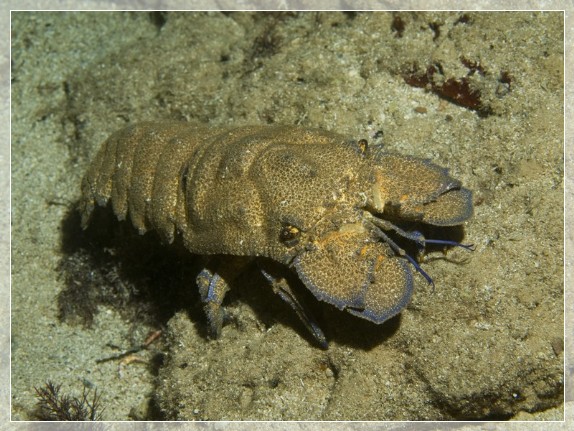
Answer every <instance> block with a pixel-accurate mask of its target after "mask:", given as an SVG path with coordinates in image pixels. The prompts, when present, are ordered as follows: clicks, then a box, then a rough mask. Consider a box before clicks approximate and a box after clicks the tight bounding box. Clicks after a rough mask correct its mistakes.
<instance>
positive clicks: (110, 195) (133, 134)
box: [80, 122, 472, 338]
mask: <svg viewBox="0 0 574 431" xmlns="http://www.w3.org/2000/svg"><path fill="white" fill-rule="evenodd" d="M109 201H111V204H112V207H113V210H114V213H115V214H116V215H117V217H118V218H119V219H120V220H123V219H126V218H127V217H129V218H130V219H131V221H132V223H133V225H134V226H135V227H136V228H137V229H138V230H139V232H140V233H142V234H143V233H145V232H146V231H147V230H150V229H153V230H156V231H157V232H158V233H159V234H160V236H161V237H162V238H163V239H164V240H165V241H166V242H168V243H171V242H172V241H173V240H174V237H175V236H176V235H181V236H182V238H183V241H184V244H185V246H186V248H187V249H188V250H189V251H190V252H192V253H196V254H201V255H229V256H249V257H254V258H257V257H265V258H270V259H272V260H275V261H277V262H279V263H281V264H284V265H286V266H288V267H291V268H292V269H294V270H295V271H296V272H297V273H298V275H299V277H300V279H301V280H302V281H303V283H304V284H305V285H306V286H307V288H309V289H310V290H311V291H312V292H313V293H314V295H315V296H316V297H317V298H319V299H321V300H324V301H326V302H329V303H331V304H333V305H335V306H336V307H338V308H340V309H346V310H348V311H349V312H351V313H353V314H356V315H358V316H360V317H363V318H366V319H369V320H371V321H373V322H376V323H381V322H383V321H385V320H387V319H388V318H390V317H392V316H394V315H395V314H397V313H398V312H399V311H400V310H401V309H402V308H403V307H404V306H406V304H407V303H408V301H409V300H410V296H411V293H412V289H413V281H412V280H413V277H412V274H411V270H410V268H409V264H408V262H409V261H410V262H411V263H413V264H414V265H415V268H416V269H417V270H419V271H420V272H421V273H423V275H425V276H426V277H428V276H427V275H426V274H425V273H424V272H423V271H422V270H421V269H420V268H419V267H418V265H417V264H416V263H415V262H414V260H413V259H412V258H410V257H408V256H405V253H404V252H403V251H402V249H400V248H398V246H397V245H396V244H395V242H394V241H393V240H392V239H391V238H390V237H389V236H388V235H389V234H393V235H396V234H398V235H399V236H403V237H406V238H407V239H410V240H413V241H416V242H417V243H419V245H422V246H424V241H425V240H424V238H422V236H420V235H419V234H418V233H411V232H406V231H404V230H402V229H401V228H399V227H398V225H399V224H401V223H402V222H409V223H410V222H420V223H427V224H433V225H440V226H453V225H458V224H461V223H463V222H464V221H465V220H467V219H468V218H469V217H470V216H471V214H472V197H471V193H470V192H469V191H468V190H467V189H465V188H463V187H461V184H460V182H459V181H457V180H455V179H453V178H452V177H450V176H449V175H448V173H447V171H446V170H445V169H443V168H440V167H438V166H436V165H434V164H432V163H430V162H428V161H425V160H421V159H417V158H413V157H408V156H400V155H392V154H384V153H380V152H378V151H372V150H371V149H369V147H368V144H367V143H366V141H365V140H360V141H356V140H352V139H347V138H345V137H343V136H340V135H337V134H335V133H330V132H325V131H320V130H314V129H305V128H299V127H291V126H248V127H241V128H210V127H205V126H192V125H189V124H186V123H176V122H167V123H165V122H164V123H159V122H148V123H141V124H137V125H134V126H130V127H128V128H126V129H123V130H120V131H119V132H116V133H115V134H113V135H112V136H111V137H110V138H109V139H108V140H107V141H106V142H105V143H104V145H103V146H102V148H101V150H100V151H99V153H98V154H97V156H96V158H95V159H94V161H93V163H92V165H91V166H90V168H89V170H88V172H87V173H86V175H85V177H84V180H83V182H82V199H81V202H80V211H81V213H82V225H83V226H84V227H86V226H87V225H88V222H89V218H90V215H91V213H92V210H93V209H94V206H95V204H96V203H97V204H98V205H101V206H104V205H106V204H107V203H108V202H109ZM451 245H452V244H451ZM455 245H456V244H455ZM263 266H264V264H263ZM262 271H263V272H264V274H265V275H266V277H268V279H269V280H270V281H271V282H272V284H274V287H275V290H276V291H278V293H279V294H280V295H281V296H282V297H283V299H285V300H286V301H287V302H289V303H290V305H292V306H293V307H294V308H295V309H296V310H297V311H298V314H300V316H301V314H303V316H304V317H302V318H303V320H304V321H305V323H306V325H307V326H308V327H309V325H311V326H312V327H313V328H310V329H311V331H312V332H314V335H315V336H316V337H318V338H320V336H318V335H317V331H319V332H320V330H318V328H317V329H314V326H313V325H314V323H313V322H312V321H310V320H309V319H307V317H306V316H305V315H304V313H303V312H302V310H301V309H300V305H299V303H298V301H297V300H296V298H295V297H294V294H293V292H292V291H291V290H290V289H289V288H288V287H286V286H284V285H282V287H277V286H278V281H279V279H278V278H276V277H272V276H271V275H270V272H266V270H265V268H264V267H262ZM220 272H222V273H223V272H224V271H220ZM198 284H199V285H200V291H201V292H202V298H203V300H204V301H205V302H206V309H207V308H209V311H208V316H209V317H210V321H211V324H212V325H213V321H215V320H217V321H219V319H220V318H219V317H217V316H216V315H217V314H218V313H219V311H220V310H219V305H220V304H221V301H222V299H223V295H224V293H225V291H226V290H227V283H226V281H225V280H224V277H221V276H220V275H219V274H218V273H216V272H213V271H207V270H205V271H204V272H202V274H200V276H199V278H198ZM214 304H215V305H214ZM206 311H207V310H206ZM217 325H219V326H220V323H217V324H216V326H217ZM219 329H220V328H215V329H214V332H215V333H217V334H218V333H219Z"/></svg>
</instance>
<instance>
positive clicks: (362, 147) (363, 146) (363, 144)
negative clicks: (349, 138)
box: [357, 139, 369, 156]
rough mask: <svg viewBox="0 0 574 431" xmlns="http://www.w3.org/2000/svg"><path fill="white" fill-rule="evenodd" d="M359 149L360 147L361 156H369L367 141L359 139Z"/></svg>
mask: <svg viewBox="0 0 574 431" xmlns="http://www.w3.org/2000/svg"><path fill="white" fill-rule="evenodd" d="M357 147H359V152H360V154H361V155H362V156H364V155H365V154H367V151H368V150H369V141H367V140H366V139H359V141H358V142H357Z"/></svg>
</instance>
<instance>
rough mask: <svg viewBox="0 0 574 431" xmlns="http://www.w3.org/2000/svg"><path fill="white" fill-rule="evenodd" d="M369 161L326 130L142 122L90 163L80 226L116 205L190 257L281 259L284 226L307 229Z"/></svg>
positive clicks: (121, 133) (123, 215)
mask: <svg viewBox="0 0 574 431" xmlns="http://www.w3.org/2000/svg"><path fill="white" fill-rule="evenodd" d="M325 145H328V146H329V148H328V149H327V150H325ZM362 164H363V161H362V160H361V159H360V158H358V157H357V155H356V151H355V149H353V148H352V147H351V146H350V145H348V144H347V143H346V140H345V138H343V137H342V136H340V135H337V134H334V133H329V132H325V131H319V130H310V129H303V128H297V127H286V126H282V127H266V126H259V127H258V126H253V127H243V128H234V129H224V128H207V127H201V126H190V125H187V124H185V123H153V122H150V123H141V124H137V125H135V126H131V127H128V128H126V129H123V130H120V131H119V132H116V133H115V134H113V135H112V136H111V137H110V138H109V139H108V140H107V141H106V142H105V143H104V145H103V147H102V148H101V150H100V152H99V153H98V155H97V156H96V158H95V160H94V161H93V163H92V165H91V167H90V169H89V170H88V172H87V174H86V176H85V177H84V180H83V183H82V196H83V199H82V202H81V212H82V215H83V217H82V223H83V225H84V226H86V225H87V223H88V220H89V216H90V214H91V212H92V209H93V207H94V202H97V203H98V204H99V205H102V206H104V205H106V203H107V202H108V200H110V199H111V203H112V206H113V209H114V212H115V214H116V215H117V216H118V218H119V219H120V220H123V219H125V218H126V217H127V216H128V215H129V217H130V219H131V221H132V223H133V225H134V226H135V227H136V228H137V229H138V230H139V231H140V233H144V232H146V231H147V230H149V229H155V230H157V231H158V232H159V234H160V235H161V236H162V237H163V238H164V239H165V240H166V241H167V242H170V243H171V242H172V241H173V238H174V235H175V232H176V230H177V231H179V232H181V233H182V234H183V236H184V240H185V243H186V246H187V248H188V249H189V250H190V251H191V252H193V253H198V254H230V255H245V256H267V257H272V258H276V259H278V260H283V259H282V258H283V257H284V256H285V254H286V247H285V245H284V244H283V243H282V242H281V241H280V239H279V232H280V230H281V228H282V226H283V225H285V224H291V225H295V226H297V227H298V228H299V229H301V230H304V231H306V230H308V229H310V228H311V227H312V226H313V225H314V224H315V223H316V222H317V221H318V220H319V219H320V218H321V216H322V215H324V214H325V212H326V211H327V209H328V208H329V207H332V206H333V204H334V203H335V202H337V200H340V196H339V194H340V193H341V190H342V189H344V188H345V187H348V185H347V182H348V181H350V180H351V179H353V178H356V177H357V172H359V171H360V170H361V165H362ZM340 172H343V176H342V177H341V176H340ZM330 201H331V202H330ZM287 254H290V253H287Z"/></svg>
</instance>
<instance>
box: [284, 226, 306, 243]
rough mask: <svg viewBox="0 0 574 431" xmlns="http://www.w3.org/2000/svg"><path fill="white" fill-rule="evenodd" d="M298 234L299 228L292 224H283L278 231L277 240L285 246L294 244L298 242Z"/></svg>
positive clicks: (299, 232)
mask: <svg viewBox="0 0 574 431" xmlns="http://www.w3.org/2000/svg"><path fill="white" fill-rule="evenodd" d="M300 236H301V230H300V229H299V228H298V227H295V226H292V225H286V226H283V227H282V228H281V232H279V240H280V241H281V242H282V243H283V244H285V245H286V246H287V247H293V246H296V245H297V244H298V243H299V237H300Z"/></svg>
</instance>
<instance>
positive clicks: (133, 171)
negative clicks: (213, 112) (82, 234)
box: [80, 122, 220, 242]
mask: <svg viewBox="0 0 574 431" xmlns="http://www.w3.org/2000/svg"><path fill="white" fill-rule="evenodd" d="M219 131H220V130H219V129H208V128H205V127H196V128H190V127H186V126H184V125H183V123H165V122H162V123H159V122H149V123H140V124H137V125H134V126H130V127H127V128H125V129H122V130H120V131H118V132H116V133H114V134H113V135H111V136H110V138H109V139H108V140H107V141H106V142H105V143H104V145H103V146H102V148H101V149H100V151H99V153H98V154H97V156H96V158H95V159H94V161H93V162H92V164H91V166H90V168H89V170H88V172H87V173H86V175H85V177H84V179H83V182H82V201H81V203H80V210H81V212H82V225H83V226H84V227H85V226H86V225H87V224H88V222H89V217H90V214H91V212H92V210H93V208H94V203H97V204H99V205H101V206H105V205H106V204H107V202H108V201H109V200H110V199H111V203H112V207H113V210H114V213H115V214H116V215H117V217H118V218H119V219H120V220H124V219H125V218H126V215H127V214H128V213H129V217H130V219H131V221H132V223H133V225H134V226H135V227H136V228H137V229H138V230H139V232H140V233H144V232H146V231H147V230H149V229H156V230H157V231H158V232H159V234H160V235H161V236H162V237H163V238H164V239H166V240H167V241H168V242H172V241H173V237H174V229H175V226H176V225H179V226H184V225H185V197H184V196H183V192H184V191H183V189H182V178H181V175H182V174H186V172H183V171H184V167H185V164H186V163H189V161H190V160H192V159H193V158H197V155H198V153H199V152H201V150H202V149H203V150H204V149H205V148H202V146H201V143H202V142H206V140H207V138H209V135H212V134H215V133H218V132H219ZM204 147H205V145H204Z"/></svg>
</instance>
